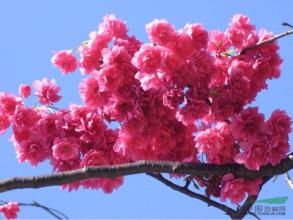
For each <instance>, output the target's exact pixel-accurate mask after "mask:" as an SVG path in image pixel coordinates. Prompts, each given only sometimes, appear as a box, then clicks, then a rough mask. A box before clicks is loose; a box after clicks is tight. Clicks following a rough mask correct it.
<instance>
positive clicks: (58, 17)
mask: <svg viewBox="0 0 293 220" xmlns="http://www.w3.org/2000/svg"><path fill="white" fill-rule="evenodd" d="M292 9H293V1H290V0H288V1H272V0H271V1H268V0H267V1H252V0H251V1H235V0H226V1H211V0H209V1H195V0H193V1H192V0H189V1H188V0H181V1H175V0H174V1H172V0H169V1H162V0H161V1H160V0H157V1H150V0H149V1H146V0H145V1H142V0H137V1H135V0H133V1H131V0H124V1H122V0H120V1H119V0H116V1H114V0H107V1H106V0H104V1H102V0H96V1H94V0H88V1H82V0H79V1H77V0H75V1H74V0H62V1H60V0H25V1H21V0H19V1H16V0H0V28H1V34H0V52H1V55H0V56H1V58H0V74H1V80H0V91H9V92H14V93H17V89H18V85H19V84H21V83H31V82H32V81H33V80H35V79H42V78H43V77H45V76H47V77H49V78H55V79H56V80H57V82H58V83H59V85H61V86H62V95H63V96H64V99H63V101H62V102H60V103H59V104H58V106H67V105H68V104H69V103H71V102H78V103H79V102H80V99H79V96H78V92H77V86H78V82H79V80H80V79H81V76H80V74H79V73H76V74H74V75H70V76H67V77H65V76H63V75H61V74H60V72H59V71H58V70H57V69H55V68H54V67H52V66H51V63H50V58H51V56H52V51H53V50H60V49H64V48H74V47H76V46H77V45H79V43H80V42H82V41H83V40H85V39H87V38H88V33H89V32H90V31H92V30H96V28H97V25H98V23H99V22H100V21H101V20H102V17H103V16H104V15H105V14H109V13H114V14H115V15H116V16H117V17H118V18H122V19H124V20H126V22H127V24H128V26H129V29H130V32H131V34H135V35H136V36H137V37H138V38H139V39H140V40H142V41H144V42H146V41H147V35H146V32H145V24H146V23H148V22H150V21H152V20H153V19H155V18H166V19H168V20H169V21H170V22H171V23H173V24H174V25H175V26H176V27H177V28H181V27H182V26H183V25H184V24H185V23H188V22H189V23H197V22H199V23H203V24H204V26H205V27H206V28H207V29H221V30H224V29H225V28H226V27H227V24H228V22H229V20H230V18H231V17H232V16H233V15H234V14H235V13H243V14H246V15H248V16H249V17H250V18H251V21H252V23H254V24H255V25H257V28H261V27H266V28H268V29H269V30H272V31H273V32H274V33H279V32H282V31H284V30H286V27H283V26H281V23H282V22H283V21H287V22H289V23H293V13H292V12H293V11H292ZM279 44H280V46H281V50H280V54H281V56H282V57H283V58H284V63H283V66H282V70H283V71H282V75H281V78H280V79H279V80H275V81H272V82H270V83H269V86H270V87H269V90H267V91H263V92H262V93H261V94H260V95H259V96H258V98H257V101H256V102H255V103H254V104H255V105H259V106H260V110H261V111H262V112H263V113H265V115H266V116H268V115H270V113H271V112H272V111H273V110H274V109H276V108H281V109H285V110H286V111H287V112H289V114H290V115H291V116H293V102H292V97H293V86H292V83H293V75H292V73H293V71H292V70H293V62H292V60H293V46H292V45H293V36H289V37H287V38H285V39H282V40H281V41H280V42H279ZM9 133H10V132H8V134H6V135H5V136H2V137H0V157H1V159H0V167H1V168H0V178H4V177H9V176H18V175H35V174H45V173H49V172H50V166H48V164H46V163H44V164H43V165H40V166H39V167H37V168H35V169H33V168H31V167H30V166H29V165H28V164H21V165H20V164H19V163H18V162H17V160H16V158H15V153H14V149H13V146H12V144H11V143H10V142H8V140H7V139H8V137H9V135H10V134H9ZM292 139H293V136H292V135H291V140H290V143H292ZM291 149H292V148H291ZM291 173H292V176H293V172H291ZM277 196H288V197H289V200H288V202H287V203H286V206H287V210H286V216H284V217H282V216H281V217H279V218H282V219H289V218H290V219H292V218H293V209H292V207H293V191H292V190H291V191H290V190H289V187H288V186H287V185H286V184H285V182H284V178H283V176H280V177H279V178H278V179H277V180H276V182H275V183H271V182H270V183H269V184H267V185H266V186H265V187H264V189H263V191H262V192H261V194H260V198H261V199H265V198H270V197H277ZM0 200H10V201H14V200H16V201H21V202H31V201H32V200H36V201H39V202H40V203H43V204H46V205H48V206H50V207H54V208H58V209H60V210H61V211H63V212H64V213H66V214H67V215H68V216H69V217H70V218H180V219H181V218H203V217H208V218H218V219H223V218H226V216H225V215H224V214H223V213H222V212H221V211H217V210H216V209H214V208H209V207H207V205H206V204H203V203H202V202H200V201H196V200H194V199H189V198H187V197H186V196H184V195H181V194H179V193H177V192H175V191H172V190H170V189H168V188H166V187H165V186H163V185H162V184H161V183H159V182H156V181H155V180H153V179H151V178H149V177H147V176H145V175H136V176H131V177H127V178H126V181H125V184H124V186H122V187H121V188H120V189H119V190H117V191H116V192H114V193H113V194H112V195H105V194H104V193H103V192H101V191H91V190H89V191H85V190H80V191H77V192H72V193H68V192H67V191H61V190H59V187H50V188H45V189H39V190H29V189H26V190H17V191H11V192H7V193H4V194H0ZM290 207H291V210H289V208H290ZM19 217H21V218H42V219H45V218H49V217H50V216H49V215H48V214H47V213H45V212H43V211H40V210H37V209H32V208H23V209H22V211H21V212H20V214H19ZM265 218H269V217H268V216H266V217H265ZM274 218H275V217H274Z"/></svg>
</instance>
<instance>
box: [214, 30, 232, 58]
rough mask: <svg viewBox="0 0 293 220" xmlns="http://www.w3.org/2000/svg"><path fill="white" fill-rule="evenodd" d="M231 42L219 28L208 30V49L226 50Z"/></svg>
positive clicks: (218, 51)
mask: <svg viewBox="0 0 293 220" xmlns="http://www.w3.org/2000/svg"><path fill="white" fill-rule="evenodd" d="M230 46H231V44H230V43H229V41H228V39H227V38H226V36H225V34H224V33H223V32H221V31H219V30H213V31H211V32H210V41H209V43H208V50H209V51H211V52H216V53H223V52H226V51H227V50H228V49H229V47H230Z"/></svg>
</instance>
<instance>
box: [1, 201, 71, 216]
mask: <svg viewBox="0 0 293 220" xmlns="http://www.w3.org/2000/svg"><path fill="white" fill-rule="evenodd" d="M6 203H8V202H6V201H0V204H2V205H4V204H6ZM18 205H19V206H31V207H36V208H40V209H43V210H45V211H46V212H48V213H49V214H50V215H52V216H53V217H54V218H56V219H59V220H62V219H69V218H68V217H67V216H66V215H65V214H63V213H62V212H60V211H58V210H56V209H53V208H49V207H47V206H45V205H42V204H40V203H38V202H36V201H33V202H32V203H23V202H18Z"/></svg>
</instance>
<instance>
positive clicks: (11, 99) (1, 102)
mask: <svg viewBox="0 0 293 220" xmlns="http://www.w3.org/2000/svg"><path fill="white" fill-rule="evenodd" d="M21 104H22V102H21V98H20V97H17V96H14V95H12V94H10V93H6V92H0V112H2V113H6V114H8V115H12V114H13V113H14V111H15V108H16V106H17V105H21Z"/></svg>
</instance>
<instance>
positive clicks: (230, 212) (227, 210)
mask: <svg viewBox="0 0 293 220" xmlns="http://www.w3.org/2000/svg"><path fill="white" fill-rule="evenodd" d="M147 175H149V176H151V177H153V178H155V179H157V180H159V181H160V182H162V183H164V184H165V185H166V186H168V187H170V188H171V189H173V190H175V191H178V192H181V193H183V194H185V195H187V196H189V197H191V198H195V199H198V200H201V201H203V202H205V203H207V204H208V206H213V207H215V208H217V209H220V210H222V211H223V212H225V213H226V214H227V215H229V216H230V217H231V218H232V216H233V215H235V214H236V213H237V212H236V211H235V210H233V209H231V208H229V207H228V206H226V205H223V204H221V203H218V202H216V201H214V200H211V199H210V198H208V197H206V196H203V195H201V194H198V193H195V192H193V191H191V190H189V189H187V188H186V187H184V186H178V185H176V184H175V183H172V182H171V181H169V180H167V179H166V178H164V177H163V176H162V175H161V174H154V173H148V174H147Z"/></svg>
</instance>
